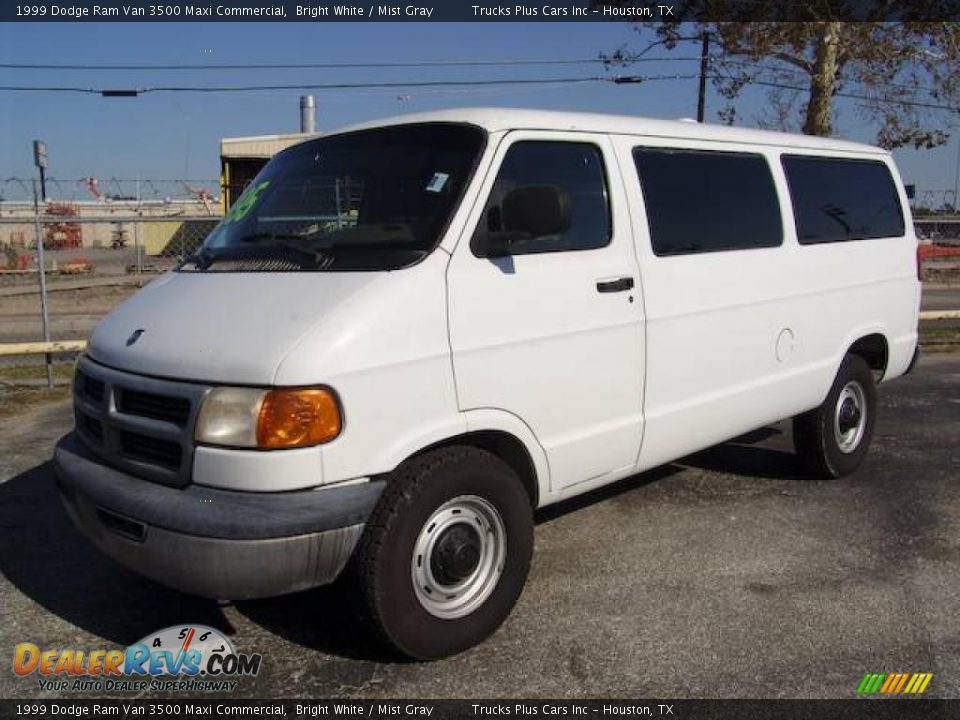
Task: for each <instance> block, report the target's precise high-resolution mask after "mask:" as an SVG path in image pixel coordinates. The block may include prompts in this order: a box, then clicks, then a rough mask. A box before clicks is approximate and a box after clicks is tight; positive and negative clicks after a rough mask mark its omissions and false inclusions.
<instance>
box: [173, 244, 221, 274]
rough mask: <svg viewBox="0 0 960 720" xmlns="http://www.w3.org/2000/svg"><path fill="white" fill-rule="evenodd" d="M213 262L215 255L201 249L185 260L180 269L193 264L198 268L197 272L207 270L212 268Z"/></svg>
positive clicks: (203, 248)
mask: <svg viewBox="0 0 960 720" xmlns="http://www.w3.org/2000/svg"><path fill="white" fill-rule="evenodd" d="M213 260H214V255H213V253H212V252H210V251H209V250H207V249H206V248H205V247H201V248H200V249H199V250H197V251H196V252H195V253H193V254H191V255H188V256H187V257H186V258H184V260H183V264H182V265H181V266H180V267H183V266H184V265H186V264H187V263H193V264H194V265H196V266H197V270H206V269H207V268H209V267H210V264H211V263H212V262H213Z"/></svg>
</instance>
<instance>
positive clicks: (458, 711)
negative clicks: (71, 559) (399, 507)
mask: <svg viewBox="0 0 960 720" xmlns="http://www.w3.org/2000/svg"><path fill="white" fill-rule="evenodd" d="M958 716H960V700H923V699H903V698H898V699H895V700H874V699H860V700H219V699H199V700H142V699H137V700H90V699H83V700H0V718H2V719H3V720H6V719H7V718H11V719H12V718H41V719H46V718H93V717H117V718H136V717H147V718H183V717H191V718H192V717H211V718H212V717H236V718H264V719H270V720H276V719H278V718H310V719H311V720H313V719H315V718H332V717H343V718H378V719H379V718H395V719H397V720H401V719H402V720H407V719H408V718H422V719H425V720H449V719H451V718H486V719H487V720H502V719H503V718H510V719H511V720H512V719H513V718H524V719H526V720H531V719H536V720H547V719H551V718H554V719H555V718H563V719H564V720H571V719H573V720H576V719H577V718H611V719H613V718H616V719H620V718H629V719H630V720H635V719H636V718H669V719H670V720H727V719H729V720H734V719H735V720H835V719H836V720H861V719H862V720H915V719H916V720H921V719H922V720H941V719H942V720H947V718H956V717H958Z"/></svg>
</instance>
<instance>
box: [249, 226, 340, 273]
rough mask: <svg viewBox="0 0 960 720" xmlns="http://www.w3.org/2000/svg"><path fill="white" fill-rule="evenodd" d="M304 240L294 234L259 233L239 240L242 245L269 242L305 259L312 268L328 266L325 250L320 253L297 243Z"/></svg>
mask: <svg viewBox="0 0 960 720" xmlns="http://www.w3.org/2000/svg"><path fill="white" fill-rule="evenodd" d="M303 239H304V236H303V235H296V234H294V233H272V232H259V233H252V234H250V235H244V236H243V237H242V238H240V242H242V243H255V242H262V241H264V240H269V241H271V242H272V243H273V244H275V245H277V246H278V247H282V248H285V249H287V250H292V251H293V252H295V253H296V254H297V255H299V256H301V257H303V258H306V259H307V260H309V261H310V262H311V264H312V267H313V268H315V269H316V268H324V267H326V266H327V265H329V264H330V258H329V256H328V255H327V254H326V253H325V252H323V250H324V249H325V248H321V251H320V252H317V251H315V250H310V249H308V248H305V247H304V246H303V245H302V244H301V243H300V242H299V241H302V240H303Z"/></svg>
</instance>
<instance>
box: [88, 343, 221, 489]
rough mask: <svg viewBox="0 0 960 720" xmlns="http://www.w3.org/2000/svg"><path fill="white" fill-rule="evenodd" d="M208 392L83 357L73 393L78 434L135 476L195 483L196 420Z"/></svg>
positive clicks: (167, 483) (104, 455)
mask: <svg viewBox="0 0 960 720" xmlns="http://www.w3.org/2000/svg"><path fill="white" fill-rule="evenodd" d="M208 390H209V388H208V387H206V386H204V385H195V384H193V383H181V382H174V381H170V380H157V379H155V378H148V377H144V376H142V375H134V374H132V373H125V372H121V371H118V370H113V369H111V368H107V367H104V366H102V365H99V364H97V363H95V362H93V361H92V360H90V359H89V358H86V357H84V358H81V360H80V363H79V365H78V368H77V374H76V379H75V381H74V394H73V401H74V417H75V420H76V428H77V435H78V436H79V437H80V439H81V440H82V441H83V442H84V444H85V445H86V446H87V447H88V448H90V450H91V451H93V452H94V453H95V454H97V455H98V456H100V457H101V458H103V459H104V460H105V461H107V462H109V463H110V464H112V465H116V466H118V467H120V468H122V469H124V470H127V471H129V472H130V473H131V474H132V475H138V476H140V477H143V478H145V479H147V480H152V481H155V482H160V483H164V484H166V485H174V486H177V487H182V486H183V485H186V484H187V483H189V482H190V472H191V466H192V463H193V424H194V422H195V421H196V415H197V412H198V411H199V408H200V402H201V401H202V399H203V396H204V395H205V394H206V393H207V391H208Z"/></svg>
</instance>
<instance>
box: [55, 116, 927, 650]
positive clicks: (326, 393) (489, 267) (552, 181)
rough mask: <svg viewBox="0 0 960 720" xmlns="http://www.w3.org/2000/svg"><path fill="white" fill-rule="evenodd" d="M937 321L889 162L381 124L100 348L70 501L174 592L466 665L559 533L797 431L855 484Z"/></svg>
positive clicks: (270, 173) (123, 555) (657, 137)
mask: <svg viewBox="0 0 960 720" xmlns="http://www.w3.org/2000/svg"><path fill="white" fill-rule="evenodd" d="M919 302H920V283H919V280H918V274H917V259H916V238H915V236H914V232H913V229H912V225H911V221H910V214H909V207H908V205H907V201H906V196H905V193H904V187H903V184H902V183H901V181H900V179H899V176H898V174H897V170H896V167H895V166H894V163H893V161H892V160H891V157H890V155H889V153H887V152H885V151H883V150H881V149H878V148H874V147H869V146H866V145H859V144H854V143H850V142H842V141H838V140H832V139H824V138H816V137H806V136H799V135H786V134H779V133H771V132H760V131H754V130H745V129H735V128H728V127H714V126H709V125H701V124H695V123H689V122H682V121H681V122H671V121H661V120H650V119H642V118H633V117H614V116H606V115H592V114H573V113H557V112H539V111H519V110H495V109H482V110H455V111H444V112H436V113H428V114H422V115H413V116H406V117H401V118H398V119H392V120H385V121H381V122H374V123H369V124H364V125H360V126H356V127H352V128H348V129H346V130H343V131H341V132H335V133H330V134H327V135H324V136H322V137H316V138H314V139H309V140H307V141H305V142H302V143H300V144H298V145H296V146H293V147H291V148H288V149H286V150H284V151H283V152H281V153H279V154H278V155H276V156H275V157H274V158H273V159H272V160H271V161H270V162H269V163H268V164H267V165H266V167H265V168H264V169H263V170H262V172H261V173H260V174H259V175H258V176H257V177H256V178H255V179H254V180H253V181H252V182H251V183H250V184H249V186H248V187H247V189H246V191H245V192H244V194H243V195H242V196H241V197H240V198H239V199H238V201H237V202H236V203H235V204H234V205H233V207H232V208H231V209H230V210H229V212H228V213H227V214H226V215H225V217H224V218H223V220H222V221H221V222H220V223H219V225H217V227H216V228H215V229H214V230H213V231H212V232H211V234H210V235H209V237H208V238H207V239H206V241H205V242H204V243H203V245H202V247H201V248H200V249H199V250H198V251H197V252H196V254H195V255H193V256H192V257H190V258H188V259H187V260H186V261H185V262H183V263H182V264H181V265H180V266H179V267H178V268H177V269H176V270H174V271H172V272H169V273H167V274H165V275H163V276H162V277H160V278H158V279H156V280H154V281H153V282H151V283H150V284H149V285H147V286H146V287H145V288H143V289H142V290H141V291H139V292H138V293H137V294H135V295H134V296H133V297H131V298H130V299H129V300H127V301H126V302H124V303H123V304H121V305H120V306H119V307H117V308H116V309H115V310H113V312H111V313H110V314H109V315H108V316H107V317H106V318H105V319H104V320H103V321H102V322H101V323H100V324H99V325H98V326H97V327H96V329H95V330H94V331H93V333H92V335H91V337H90V341H89V345H88V348H87V350H86V352H85V354H84V355H83V356H82V357H81V358H80V359H79V360H78V363H77V368H76V378H75V383H74V409H75V415H76V429H75V431H74V432H72V433H71V434H70V435H68V436H67V437H65V438H64V439H63V440H62V441H61V442H60V443H59V445H58V446H57V448H56V453H55V455H56V457H55V461H56V462H55V465H56V471H57V477H58V486H59V489H60V492H61V494H62V497H63V500H64V503H65V505H66V507H67V509H68V511H69V513H70V515H71V517H72V519H73V521H74V522H75V523H76V525H77V527H78V528H79V529H80V531H81V532H82V533H83V534H84V535H85V536H86V537H88V538H89V539H90V540H91V541H92V542H93V543H95V544H96V545H97V546H98V547H99V548H100V549H101V550H102V551H103V552H105V553H106V554H108V555H109V556H111V557H113V558H114V559H116V560H117V561H119V562H120V563H122V564H124V565H126V566H127V567H129V568H132V569H133V570H135V571H137V572H139V573H142V574H143V575H145V576H147V577H149V578H152V579H154V580H156V581H158V582H160V583H163V584H166V585H169V586H172V587H174V588H179V589H181V590H183V591H185V592H188V593H194V594H197V595H201V596H206V597H211V598H223V599H235V600H239V599H245V598H258V597H265V596H272V595H280V594H284V593H290V592H294V591H299V590H303V589H306V588H310V587H313V586H317V585H322V584H325V583H330V582H332V581H333V580H334V579H336V578H337V577H338V576H340V575H341V574H344V575H346V574H349V575H350V576H351V577H352V578H353V582H354V583H355V587H356V592H357V593H358V594H359V596H360V598H361V599H362V605H363V607H364V608H365V612H366V613H367V615H368V617H369V621H370V623H371V626H372V627H375V628H376V629H377V631H378V632H379V633H380V634H381V635H382V637H383V639H384V640H385V641H386V642H387V643H388V644H389V645H390V646H392V647H393V648H394V649H396V650H397V651H399V652H400V653H403V654H405V655H407V656H410V657H413V658H420V659H429V658H437V657H442V656H446V655H450V654H452V653H456V652H458V651H461V650H463V649H465V648H467V647H469V646H471V645H474V644H476V643H477V642H479V641H480V640H482V639H483V638H484V637H486V636H487V635H489V634H490V633H492V632H493V631H494V630H495V629H496V628H497V627H498V626H499V625H500V623H501V622H502V621H503V620H504V618H505V617H506V616H507V615H508V613H509V612H510V610H511V608H512V607H513V605H514V604H515V602H516V601H517V598H518V596H519V595H520V592H521V590H522V588H523V585H524V582H525V580H526V577H527V571H528V568H529V566H530V560H531V551H532V547H533V511H534V510H535V509H537V508H542V507H544V506H546V505H549V504H551V503H555V502H557V501H559V500H563V499H564V498H569V497H571V496H573V495H577V494H580V493H584V492H587V491H589V490H592V489H594V488H597V487H599V486H601V485H605V484H607V483H612V482H615V481H617V480H619V479H621V478H624V477H627V476H630V475H633V474H635V473H638V472H642V471H644V470H646V469H648V468H652V467H654V466H657V465H661V464H663V463H666V462H669V461H672V460H674V459H676V458H680V457H682V456H684V455H687V454H689V453H693V452H695V451H698V450H701V449H703V448H706V447H708V446H711V445H714V444H716V443H720V442H722V441H725V440H727V439H729V438H732V437H735V436H737V435H740V434H742V433H745V432H747V431H750V430H751V429H755V428H757V427H760V426H763V425H765V424H768V423H772V422H774V421H778V420H781V419H784V418H791V417H792V418H793V429H794V439H795V446H796V451H797V454H798V456H799V460H800V461H802V463H803V465H804V466H805V467H806V468H807V469H808V471H809V473H810V474H811V475H812V476H818V477H822V478H835V477H839V476H842V475H846V474H849V473H852V472H853V471H855V470H856V469H857V467H858V466H859V465H860V464H861V462H862V461H863V459H864V455H865V454H866V452H867V447H868V445H869V443H870V440H871V435H872V433H873V429H874V423H875V422H876V417H877V401H876V390H875V387H876V384H877V383H883V382H886V381H888V380H892V379H894V378H896V377H898V376H900V375H903V374H904V373H905V372H907V371H908V370H909V368H910V367H911V366H912V364H913V361H914V360H915V358H916V354H917V319H918V310H919ZM304 621H305V622H309V619H305V620H304Z"/></svg>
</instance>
